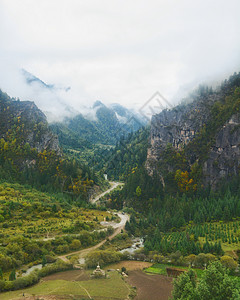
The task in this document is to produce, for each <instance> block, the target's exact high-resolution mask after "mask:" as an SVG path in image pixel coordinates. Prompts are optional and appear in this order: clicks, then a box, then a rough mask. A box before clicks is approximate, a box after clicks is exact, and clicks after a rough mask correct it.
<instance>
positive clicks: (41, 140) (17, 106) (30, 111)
mask: <svg viewBox="0 0 240 300" xmlns="http://www.w3.org/2000/svg"><path fill="white" fill-rule="evenodd" d="M1 138H3V139H4V140H6V141H8V140H14V139H16V142H17V143H18V144H19V146H23V145H25V144H27V143H28V144H29V146H30V148H35V149H36V150H37V151H38V152H43V151H44V150H46V151H55V152H56V153H57V154H58V155H60V154H61V151H60V147H59V142H58V138H57V136H56V135H54V134H53V133H52V132H51V130H50V129H49V127H48V122H47V119H46V116H45V115H44V113H43V112H42V111H41V110H40V109H38V107H37V106H36V105H35V103H34V102H31V101H19V100H15V99H12V98H10V97H8V96H7V95H6V94H4V93H2V92H1V91H0V139H1Z"/></svg>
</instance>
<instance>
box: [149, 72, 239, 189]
mask: <svg viewBox="0 0 240 300" xmlns="http://www.w3.org/2000/svg"><path fill="white" fill-rule="evenodd" d="M239 109H240V73H239V74H235V75H233V76H231V77H230V78H229V80H228V81H225V82H224V83H223V84H222V86H221V87H219V88H218V89H216V90H215V91H213V90H212V89H209V88H207V87H206V88H204V87H201V88H200V89H199V91H198V93H197V95H195V97H194V98H193V99H192V102H190V103H188V104H184V103H183V104H181V105H178V106H177V107H175V108H174V109H172V110H164V111H163V112H161V113H160V114H157V115H154V116H153V117H152V122H151V147H150V149H149V150H148V157H147V162H146V168H147V170H148V172H149V174H153V173H154V172H159V173H160V176H161V179H162V182H163V185H165V184H166V182H165V181H166V180H168V179H169V176H170V175H171V176H172V178H174V180H176V177H177V175H178V173H177V172H179V170H180V171H181V172H187V173H186V174H188V181H190V180H191V182H192V184H191V186H190V185H188V183H185V186H184V187H183V189H185V188H193V187H194V184H197V185H199V184H200V183H201V184H203V185H204V186H205V187H206V186H208V185H210V186H211V187H212V188H216V186H217V184H218V183H219V182H220V181H221V180H223V179H231V177H233V176H236V175H238V174H239V166H240V148H239V147H240V114H239ZM195 188H196V186H195Z"/></svg>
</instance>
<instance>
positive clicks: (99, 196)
mask: <svg viewBox="0 0 240 300" xmlns="http://www.w3.org/2000/svg"><path fill="white" fill-rule="evenodd" d="M109 183H110V184H111V187H110V188H109V189H108V190H106V191H105V192H103V193H102V194H100V195H98V196H97V197H95V198H93V199H91V200H90V202H91V203H96V202H97V201H98V200H99V199H100V198H102V197H103V196H104V195H106V194H107V193H109V192H111V191H112V190H114V189H115V188H116V187H118V186H119V185H123V183H121V182H114V181H110V182H109Z"/></svg>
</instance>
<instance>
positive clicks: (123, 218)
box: [58, 213, 129, 262]
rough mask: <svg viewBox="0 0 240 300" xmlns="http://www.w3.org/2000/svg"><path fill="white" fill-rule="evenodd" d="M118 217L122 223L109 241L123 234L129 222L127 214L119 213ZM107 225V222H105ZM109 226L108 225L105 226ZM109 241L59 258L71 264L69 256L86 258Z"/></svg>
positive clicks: (116, 225)
mask: <svg viewBox="0 0 240 300" xmlns="http://www.w3.org/2000/svg"><path fill="white" fill-rule="evenodd" d="M118 216H119V217H120V218H121V221H120V223H116V224H115V226H114V228H115V231H114V233H113V234H112V235H110V236H109V237H108V239H109V240H112V239H113V238H114V237H115V236H116V235H117V234H119V233H120V232H121V230H122V229H124V227H125V224H126V222H127V221H128V220H129V216H128V215H126V214H122V213H118ZM105 223H107V222H105ZM105 225H107V224H105ZM106 241H107V239H105V240H103V241H101V242H100V243H98V244H97V245H95V246H93V247H90V248H87V249H83V250H79V251H75V252H71V253H68V254H65V255H61V256H58V258H60V259H62V260H63V261H65V262H69V259H68V258H67V257H68V256H71V255H78V256H79V259H81V258H84V257H85V256H86V255H87V254H88V253H89V252H91V251H93V250H96V249H98V248H99V247H101V246H102V245H103V244H104V243H105V242H106Z"/></svg>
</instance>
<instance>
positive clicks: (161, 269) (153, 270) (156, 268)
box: [144, 264, 203, 278]
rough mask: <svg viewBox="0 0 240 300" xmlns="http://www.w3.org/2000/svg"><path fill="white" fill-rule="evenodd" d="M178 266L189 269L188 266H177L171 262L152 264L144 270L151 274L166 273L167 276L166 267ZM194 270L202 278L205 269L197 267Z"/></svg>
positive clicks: (178, 267)
mask: <svg viewBox="0 0 240 300" xmlns="http://www.w3.org/2000/svg"><path fill="white" fill-rule="evenodd" d="M169 267H171V268H177V269H183V270H186V271H187V270H188V267H183V266H176V265H172V264H171V265H170V264H154V265H152V266H150V267H149V268H147V269H145V270H144V271H145V272H146V273H150V274H159V275H164V276H167V271H166V268H169ZM194 271H195V272H196V273H197V276H198V277H199V278H200V277H201V275H202V272H203V270H202V269H197V268H196V269H195V268H194Z"/></svg>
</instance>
